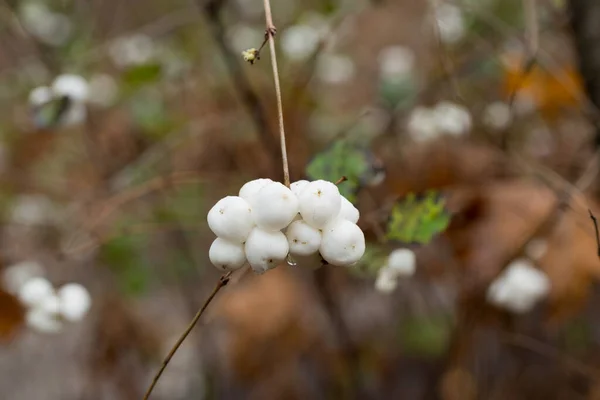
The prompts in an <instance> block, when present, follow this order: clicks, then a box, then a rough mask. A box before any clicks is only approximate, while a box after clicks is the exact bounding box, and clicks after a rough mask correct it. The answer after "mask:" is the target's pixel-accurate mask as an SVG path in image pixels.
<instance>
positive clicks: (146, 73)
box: [123, 63, 162, 91]
mask: <svg viewBox="0 0 600 400" xmlns="http://www.w3.org/2000/svg"><path fill="white" fill-rule="evenodd" d="M161 77H162V67H161V65H160V64H155V63H148V64H141V65H135V66H132V67H129V68H128V69H127V70H126V71H125V72H124V73H123V84H124V85H125V88H126V89H127V90H131V91H134V90H136V89H139V88H140V87H142V86H144V85H148V84H151V83H157V82H158V81H159V80H160V79H161Z"/></svg>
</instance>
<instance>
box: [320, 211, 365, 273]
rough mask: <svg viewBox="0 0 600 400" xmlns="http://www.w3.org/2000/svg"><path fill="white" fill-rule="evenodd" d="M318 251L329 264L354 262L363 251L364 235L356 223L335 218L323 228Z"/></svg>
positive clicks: (340, 264) (342, 264)
mask: <svg viewBox="0 0 600 400" xmlns="http://www.w3.org/2000/svg"><path fill="white" fill-rule="evenodd" d="M319 251H320V252H321V256H323V259H325V261H327V262H328V263H329V264H333V265H338V266H340V267H342V266H346V265H351V264H354V263H355V262H357V261H358V260H360V258H361V257H362V256H363V254H364V253H365V235H364V234H363V232H362V230H361V229H360V228H359V227H358V226H357V225H356V224H353V223H352V222H350V221H346V220H345V219H337V220H335V221H333V222H332V223H330V224H329V225H327V226H326V227H325V228H324V229H323V238H322V240H321V247H320V249H319Z"/></svg>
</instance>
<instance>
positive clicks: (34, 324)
mask: <svg viewBox="0 0 600 400" xmlns="http://www.w3.org/2000/svg"><path fill="white" fill-rule="evenodd" d="M25 324H26V325H27V326H28V327H29V328H31V329H32V330H34V331H36V332H39V333H45V334H51V333H57V332H60V331H61V330H62V328H63V323H62V321H61V320H60V319H59V317H58V314H56V313H49V312H46V311H44V310H43V309H41V308H32V309H30V310H28V311H27V313H26V314H25Z"/></svg>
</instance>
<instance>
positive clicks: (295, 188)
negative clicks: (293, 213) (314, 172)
mask: <svg viewBox="0 0 600 400" xmlns="http://www.w3.org/2000/svg"><path fill="white" fill-rule="evenodd" d="M307 184H308V181H307V180H304V179H301V180H299V181H296V182H293V183H292V184H291V185H290V189H291V191H292V192H293V193H294V194H295V195H296V196H300V192H302V190H303V189H304V187H305V186H306V185H307Z"/></svg>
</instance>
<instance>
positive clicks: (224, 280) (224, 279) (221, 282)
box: [144, 271, 231, 400]
mask: <svg viewBox="0 0 600 400" xmlns="http://www.w3.org/2000/svg"><path fill="white" fill-rule="evenodd" d="M230 277H231V271H229V272H227V273H226V274H225V275H223V276H221V278H220V279H219V282H218V283H217V286H215V288H214V290H213V291H212V293H211V294H210V296H208V298H207V299H206V301H205V302H204V304H203V305H202V307H201V308H200V310H198V312H197V313H196V315H195V316H194V318H193V319H192V322H190V324H189V326H188V327H187V329H186V330H185V331H184V332H183V334H182V335H181V336H180V337H179V339H177V342H176V343H175V345H174V346H173V348H172V349H171V351H170V352H169V354H168V355H167V357H166V358H165V359H164V361H163V363H162V365H161V367H160V369H159V370H158V372H157V373H156V375H155V376H154V379H152V383H151V384H150V386H149V387H148V390H147V391H146V394H145V395H144V400H148V399H149V398H150V394H152V390H153V389H154V386H156V383H157V382H158V380H159V379H160V377H161V375H162V373H163V372H164V370H165V368H167V365H168V364H169V361H171V358H173V356H174V355H175V353H176V352H177V350H178V349H179V346H181V344H182V343H183V341H184V340H185V339H186V338H187V337H188V335H189V334H190V332H191V331H192V329H194V326H195V325H196V323H197V322H198V320H199V319H200V317H201V316H202V314H203V313H204V310H206V307H208V305H209V304H210V302H211V301H212V299H213V298H214V297H215V296H216V295H217V293H218V292H219V290H221V288H222V287H223V286H225V285H227V284H228V283H229V279H230Z"/></svg>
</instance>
